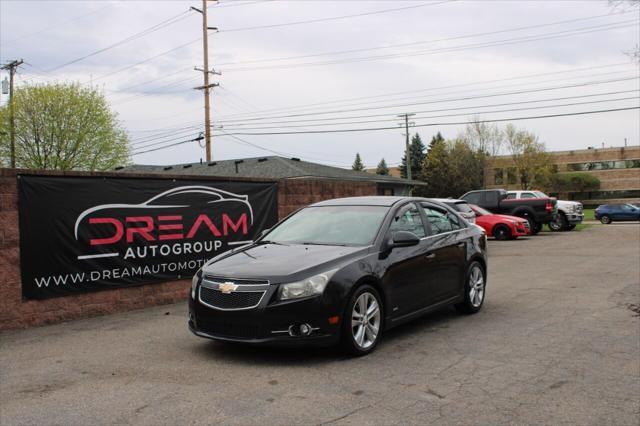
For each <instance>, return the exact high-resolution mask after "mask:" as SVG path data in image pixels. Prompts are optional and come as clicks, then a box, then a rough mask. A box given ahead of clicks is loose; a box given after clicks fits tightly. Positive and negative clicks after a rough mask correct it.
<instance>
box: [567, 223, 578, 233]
mask: <svg viewBox="0 0 640 426" xmlns="http://www.w3.org/2000/svg"><path fill="white" fill-rule="evenodd" d="M574 229H576V224H575V223H570V224H569V225H568V226H567V231H573V230H574Z"/></svg>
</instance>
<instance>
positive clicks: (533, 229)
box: [529, 221, 542, 235]
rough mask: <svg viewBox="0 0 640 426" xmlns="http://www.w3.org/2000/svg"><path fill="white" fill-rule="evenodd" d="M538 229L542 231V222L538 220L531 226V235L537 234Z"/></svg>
mask: <svg viewBox="0 0 640 426" xmlns="http://www.w3.org/2000/svg"><path fill="white" fill-rule="evenodd" d="M529 223H531V222H529ZM540 231H542V224H541V223H540V222H536V221H534V222H533V226H531V235H538V234H539V233H540Z"/></svg>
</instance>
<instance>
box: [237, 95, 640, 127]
mask: <svg viewBox="0 0 640 426" xmlns="http://www.w3.org/2000/svg"><path fill="white" fill-rule="evenodd" d="M638 91H639V90H629V91H624V92H618V93H625V92H638ZM614 93H615V92H614ZM587 96H600V94H596V95H582V96H570V97H566V98H557V99H551V100H548V99H542V100H535V101H523V102H509V103H504V104H493V105H481V106H473V107H459V108H447V109H439V110H431V111H420V112H417V113H416V114H418V113H423V112H444V111H457V110H467V109H472V108H495V107H498V106H508V105H520V104H528V103H539V102H550V101H553V100H558V99H574V98H582V97H587ZM631 99H640V98H638V97H637V96H632V97H623V98H614V99H601V100H597V101H587V102H573V103H565V104H556V105H545V106H538V107H527V108H516V109H507V110H497V111H474V112H472V113H464V114H448V115H438V116H428V117H417V116H416V117H415V119H425V118H441V117H459V116H464V115H476V114H491V113H496V112H511V111H524V110H533V109H544V108H559V107H566V106H577V105H589V104H598V103H605V102H619V101H625V100H631ZM385 115H386V114H385ZM381 121H395V120H394V119H388V120H380V119H378V120H366V121H352V122H345V123H322V124H312V125H311V126H313V127H320V126H332V127H335V126H343V125H352V124H368V123H379V122H381ZM308 126H310V124H306V125H293V126H273V127H253V128H251V127H249V128H246V127H237V128H233V130H240V131H244V130H265V129H290V128H300V127H308ZM227 129H228V128H227Z"/></svg>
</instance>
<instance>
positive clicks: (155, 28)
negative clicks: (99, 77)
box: [48, 11, 191, 72]
mask: <svg viewBox="0 0 640 426" xmlns="http://www.w3.org/2000/svg"><path fill="white" fill-rule="evenodd" d="M190 13H191V12H190V11H185V12H182V13H180V14H178V15H176V16H172V17H171V18H168V19H165V20H164V21H162V22H159V23H157V24H155V25H153V26H151V27H149V28H146V29H144V30H142V31H140V32H137V33H135V34H132V35H130V36H129V37H126V38H124V39H122V40H120V41H118V42H116V43H113V44H111V45H109V46H105V47H103V48H101V49H98V50H95V51H93V52H91V53H88V54H86V55H84V56H81V57H79V58H76V59H73V60H71V61H68V62H65V63H63V64H61V65H58V66H56V67H54V68H51V69H50V70H48V72H53V71H57V70H59V69H61V68H64V67H66V66H68V65H72V64H75V63H77V62H80V61H83V60H85V59H87V58H90V57H92V56H96V55H99V54H100V53H103V52H106V51H108V50H111V49H113V48H115V47H118V46H121V45H123V44H125V43H128V42H130V41H133V40H137V39H139V38H141V37H144V36H146V35H148V34H151V33H153V32H155V31H158V30H159V29H161V28H165V27H167V26H169V25H172V24H175V23H176V22H179V21H181V20H183V19H185V18H186V17H187V16H188V15H189V14H190Z"/></svg>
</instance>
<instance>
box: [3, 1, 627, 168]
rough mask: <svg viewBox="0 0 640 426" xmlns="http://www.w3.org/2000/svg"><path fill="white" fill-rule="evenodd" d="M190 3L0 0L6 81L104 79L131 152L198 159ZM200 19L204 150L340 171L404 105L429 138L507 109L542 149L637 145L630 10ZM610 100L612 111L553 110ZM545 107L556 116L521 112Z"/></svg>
mask: <svg viewBox="0 0 640 426" xmlns="http://www.w3.org/2000/svg"><path fill="white" fill-rule="evenodd" d="M191 6H194V7H197V8H202V2H201V1H135V0H127V1H109V0H101V1H91V0H84V1H53V0H47V1H30V0H20V1H17V0H0V63H5V62H7V61H10V60H13V59H18V58H22V59H24V61H25V64H24V65H23V66H21V67H20V69H19V73H18V75H17V77H16V84H17V85H18V86H21V85H27V84H44V83H48V82H70V81H74V82H79V83H80V84H83V85H93V86H94V87H96V88H98V89H99V90H101V91H103V92H104V94H105V96H106V97H107V99H108V101H109V102H110V105H111V107H112V108H113V110H114V111H115V112H117V114H118V118H119V120H120V122H121V124H122V126H123V127H124V128H125V129H126V130H127V131H128V132H129V135H130V139H131V144H132V152H133V154H134V155H133V157H132V161H133V162H135V163H138V164H176V163H187V162H197V161H200V159H205V151H204V149H203V147H202V146H201V144H202V142H199V141H193V139H196V138H198V137H199V135H200V134H201V133H202V132H203V131H204V101H203V94H202V92H201V91H198V90H194V87H196V86H199V85H202V73H200V72H198V71H195V70H194V67H202V66H203V47H202V16H201V15H200V14H199V13H198V12H196V11H194V10H190V7H191ZM208 15H209V26H211V27H217V28H218V31H214V30H212V31H210V32H209V34H210V35H209V65H210V68H213V69H215V70H216V71H219V72H221V75H212V78H211V81H212V82H216V83H219V86H218V87H216V88H215V89H213V92H212V95H211V104H212V111H211V118H212V122H213V134H214V136H213V140H212V142H213V145H212V152H213V159H214V160H215V159H220V160H222V159H232V158H243V157H256V156H265V155H284V156H287V157H299V158H301V159H304V160H308V161H314V162H319V163H324V164H330V165H335V166H341V167H349V166H350V165H351V163H352V162H353V159H354V157H355V154H356V152H359V153H360V155H361V157H362V159H363V161H364V163H365V165H366V166H367V167H375V166H376V165H377V164H378V162H379V161H380V159H381V158H385V160H386V161H387V163H388V164H390V165H397V164H398V163H399V161H400V159H401V157H402V155H403V151H404V128H401V125H402V126H403V123H402V122H403V119H401V118H398V117H397V116H398V115H400V114H403V113H415V115H413V116H411V122H412V123H413V125H412V127H411V128H410V134H412V135H413V134H415V133H416V132H418V133H419V134H420V135H421V137H422V139H423V141H424V142H425V144H427V143H428V141H429V140H430V139H431V137H432V136H433V135H434V134H435V133H436V132H438V131H439V132H441V133H442V135H443V136H444V137H445V138H455V137H456V136H457V135H459V134H460V133H461V132H463V131H464V128H465V124H464V123H466V122H469V121H472V120H473V119H480V120H505V119H510V120H513V121H511V122H512V123H513V124H514V125H516V126H517V127H519V128H524V129H527V130H529V131H532V132H534V133H536V134H537V135H538V136H539V138H540V141H542V142H544V143H545V144H546V147H547V149H548V150H570V149H584V148H587V147H590V146H593V147H602V146H603V144H604V146H607V147H608V146H623V145H624V143H625V142H624V141H625V138H626V139H627V143H628V144H629V145H639V144H640V136H639V135H640V118H639V113H638V110H637V109H635V110H634V109H626V110H624V109H625V108H634V107H638V106H640V101H639V99H638V94H639V92H638V90H639V88H640V71H639V68H638V63H637V62H636V63H634V62H633V60H631V59H630V57H629V56H628V55H627V54H625V52H629V51H631V50H632V49H633V48H634V47H635V46H636V45H637V44H638V43H640V40H639V38H640V26H639V25H640V24H639V19H640V9H638V8H637V7H636V8H633V7H628V6H626V5H624V6H620V7H617V8H614V7H612V6H611V5H610V3H609V2H607V1H596V0H591V1H524V0H523V1H488V0H486V1H485V0H473V1H471V0H466V1H465V0H459V1H436V0H429V1H393V2H391V1H365V0H361V1H349V0H341V1H324V0H316V1H305V0H298V1H291V0H290V1H278V0H272V1H269V0H263V1H253V0H237V1H230V0H227V1H220V2H218V3H215V2H209V6H208ZM5 77H6V73H5V72H2V73H1V74H0V79H4V78H5ZM6 101H7V96H6V95H0V103H5V102H6ZM605 110H618V111H611V112H601V113H595V114H581V115H565V114H574V113H588V112H593V111H605ZM550 115H551V116H552V115H561V116H560V117H547V118H531V117H541V116H550ZM527 117H529V119H522V118H527ZM506 124H507V123H506V122H497V123H496V125H498V126H501V127H503V126H505V125H506ZM372 128H376V129H381V130H371V129H372ZM338 130H348V131H338ZM328 131H330V132H328ZM265 133H269V134H265ZM274 133H275V134H274Z"/></svg>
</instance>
